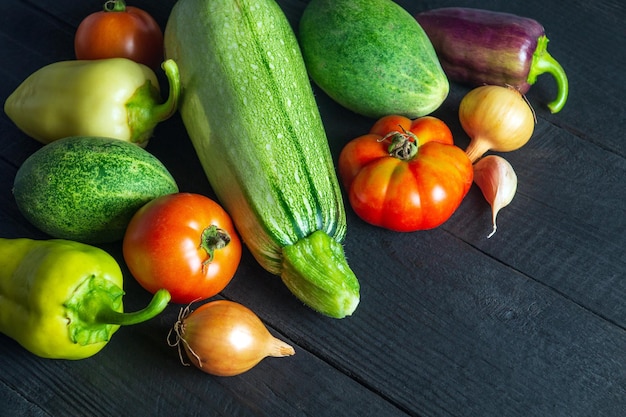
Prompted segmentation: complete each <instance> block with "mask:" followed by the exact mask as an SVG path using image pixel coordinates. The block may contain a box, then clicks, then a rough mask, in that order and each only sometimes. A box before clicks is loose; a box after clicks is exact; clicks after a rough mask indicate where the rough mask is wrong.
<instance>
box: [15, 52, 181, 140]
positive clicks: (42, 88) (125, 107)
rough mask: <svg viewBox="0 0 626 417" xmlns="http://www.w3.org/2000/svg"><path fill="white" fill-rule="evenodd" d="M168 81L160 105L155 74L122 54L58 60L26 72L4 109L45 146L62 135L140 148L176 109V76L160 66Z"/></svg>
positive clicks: (172, 66)
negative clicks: (106, 139)
mask: <svg viewBox="0 0 626 417" xmlns="http://www.w3.org/2000/svg"><path fill="white" fill-rule="evenodd" d="M162 67H163V69H164V70H165V75H166V76H167V78H168V82H169V84H170V86H169V87H170V88H169V97H168V99H167V100H166V101H165V102H163V103H161V98H160V95H159V83H158V80H157V77H156V75H155V73H154V72H153V71H152V70H151V69H150V68H148V67H147V66H145V65H142V64H138V63H136V62H134V61H131V60H129V59H126V58H109V59H98V60H74V61H61V62H55V63H53V64H49V65H46V66H45V67H43V68H40V69H39V70H37V71H35V72H34V73H33V74H31V75H30V76H28V77H27V78H26V79H25V80H24V81H23V82H22V83H21V84H20V85H19V86H18V87H17V88H16V89H15V91H13V93H11V95H10V96H9V97H8V98H7V99H6V101H5V103H4V112H5V113H6V114H7V116H9V118H10V119H11V120H12V121H13V123H15V125H16V126H17V127H18V128H19V129H20V130H22V131H23V132H24V133H26V134H27V135H29V136H30V137H32V138H34V139H36V140H38V141H39V142H41V143H44V144H47V143H50V142H52V141H54V140H57V139H61V138H64V137H68V136H104V137H110V138H115V139H121V140H125V141H128V142H132V143H136V144H137V145H139V146H142V147H145V146H146V145H147V143H148V139H150V137H151V136H152V133H153V131H154V128H155V127H156V125H157V124H158V123H159V122H161V121H163V120H165V119H168V118H169V117H171V116H172V115H173V114H174V113H175V112H176V110H177V108H178V99H179V95H180V76H179V72H178V66H177V65H176V63H175V62H174V61H172V60H167V61H165V62H164V63H163V64H162Z"/></svg>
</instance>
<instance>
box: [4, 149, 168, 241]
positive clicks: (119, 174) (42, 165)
mask: <svg viewBox="0 0 626 417" xmlns="http://www.w3.org/2000/svg"><path fill="white" fill-rule="evenodd" d="M177 191H178V186H177V185H176V181H175V180H174V178H173V177H172V176H171V174H170V173H169V172H168V171H167V169H166V168H165V166H164V165H163V164H162V163H161V162H160V161H159V160H158V159H157V158H156V157H154V156H153V155H152V154H150V153H149V152H148V151H146V150H144V149H142V148H140V147H138V146H135V145H133V144H131V143H128V142H124V141H121V140H117V139H111V138H98V137H71V138H65V139H61V140H58V141H56V142H53V143H51V144H49V145H46V146H44V147H42V148H41V149H39V150H38V151H36V152H35V153H33V154H32V155H31V156H29V157H28V158H27V159H26V160H25V161H24V163H23V164H22V165H21V166H20V168H19V169H18V171H17V174H16V176H15V179H14V182H13V196H14V197H15V201H16V203H17V206H18V208H19V209H20V211H21V212H22V214H23V215H24V217H26V219H27V220H29V221H30V222H31V223H32V224H33V225H35V226H36V227H38V228H39V229H40V230H42V231H43V232H45V233H47V234H49V235H51V236H52V237H56V238H63V239H70V240H78V241H81V242H85V243H103V242H112V241H116V240H121V239H122V237H123V236H124V232H125V230H126V226H127V225H128V223H129V222H130V219H131V217H132V216H133V215H134V214H135V212H136V211H137V210H138V209H139V208H140V207H141V206H143V205H144V204H146V203H147V202H148V201H150V200H152V199H154V198H156V197H159V196H161V195H165V194H171V193H175V192H177Z"/></svg>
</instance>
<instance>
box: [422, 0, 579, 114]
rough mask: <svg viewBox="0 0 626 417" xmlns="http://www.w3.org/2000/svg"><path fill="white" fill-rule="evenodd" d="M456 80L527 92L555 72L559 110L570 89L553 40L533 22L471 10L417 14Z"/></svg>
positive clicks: (553, 108) (555, 105)
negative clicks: (553, 52)
mask: <svg viewBox="0 0 626 417" xmlns="http://www.w3.org/2000/svg"><path fill="white" fill-rule="evenodd" d="M415 17H416V19H417V21H418V22H419V24H420V25H421V26H422V28H424V30H425V31H426V33H427V34H428V37H429V38H430V40H431V41H432V44H433V46H434V47H435V50H436V51H437V55H438V56H439V59H440V61H441V65H442V66H443V69H444V70H445V72H446V74H447V75H448V77H450V79H451V80H454V81H459V82H463V83H467V84H470V85H473V86H479V85H484V84H487V85H500V86H512V87H514V88H516V89H517V90H519V91H520V93H522V94H525V93H526V92H527V91H528V89H529V88H530V86H531V85H532V84H534V83H535V82H536V81H537V77H538V76H539V75H541V74H544V73H549V74H551V75H552V76H553V77H554V78H555V81H556V84H557V96H556V98H555V99H554V101H552V102H550V103H549V104H548V108H549V109H550V110H551V111H552V113H556V112H558V111H560V110H561V109H562V108H563V106H565V102H566V101H567V95H568V91H569V85H568V81H567V75H566V74H565V70H563V67H562V66H561V65H560V64H559V63H558V62H557V61H556V60H555V59H554V58H553V57H552V56H551V55H550V54H549V53H548V50H547V48H548V38H547V37H546V35H545V31H544V28H543V26H542V25H541V24H540V23H539V22H537V21H536V20H534V19H530V18H527V17H521V16H517V15H514V14H511V13H502V12H496V11H490V10H482V9H474V8H467V7H446V8H441V9H431V10H427V11H424V12H421V13H418V14H417V15H416V16H415Z"/></svg>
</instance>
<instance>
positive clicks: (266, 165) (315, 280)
mask: <svg viewBox="0 0 626 417" xmlns="http://www.w3.org/2000/svg"><path fill="white" fill-rule="evenodd" d="M251 45H254V47H251ZM165 55H166V57H168V58H170V59H174V60H176V62H177V63H178V65H179V67H180V75H181V84H182V86H183V88H184V90H185V94H184V95H183V97H182V100H181V106H180V113H181V116H182V120H183V122H184V125H185V127H186V129H187V132H188V133H189V136H190V138H191V141H192V142H193V145H194V147H195V149H196V152H197V154H198V157H199V159H200V162H201V163H202V165H203V167H204V170H205V172H206V175H207V177H208V179H209V182H210V184H211V186H212V188H213V190H214V191H215V193H216V195H217V198H218V200H219V201H220V203H221V204H222V205H223V206H224V208H225V209H226V211H227V212H228V213H229V214H230V216H231V217H232V219H233V221H234V223H235V226H236V227H237V230H238V231H239V233H240V236H241V237H242V240H243V241H244V242H245V244H246V245H247V246H248V248H249V249H250V252H251V253H252V255H253V256H254V257H255V259H256V260H257V261H258V262H259V263H260V264H261V265H262V266H263V267H264V268H265V269H266V270H268V271H270V272H271V273H273V274H276V275H280V276H281V278H282V280H283V282H284V283H285V284H286V285H287V287H288V288H289V289H290V290H291V291H292V292H293V293H294V294H295V295H296V296H297V297H298V298H299V299H300V300H301V301H303V302H304V303H305V304H306V305H308V306H310V307H311V308H313V309H315V310H317V311H319V312H321V313H323V314H326V315H328V316H331V317H336V318H341V317H345V316H346V315H350V314H352V312H353V311H354V310H355V309H356V307H357V305H358V302H359V282H358V280H357V278H356V276H355V275H354V273H353V272H352V270H351V269H350V267H349V266H348V263H347V262H346V259H345V256H344V252H343V247H342V246H341V244H340V242H341V241H342V239H343V238H344V236H345V232H346V218H345V210H344V206H343V200H342V196H341V189H340V187H339V182H338V180H337V175H336V173H335V169H334V165H333V160H332V156H331V153H330V148H329V146H328V140H327V138H326V133H325V131H324V126H323V125H322V121H321V117H320V114H319V110H318V108H317V104H316V102H315V98H314V96H313V91H312V88H311V84H310V81H309V78H308V75H307V72H306V68H305V66H304V62H303V60H302V55H301V54H300V49H299V47H298V42H297V40H296V37H295V34H294V33H293V30H292V29H291V26H290V24H289V21H288V20H287V18H286V17H285V15H284V14H283V12H282V10H281V9H280V7H279V6H278V4H277V3H276V2H275V1H274V0H261V1H254V2H252V1H234V0H179V1H178V2H177V3H176V4H175V6H174V8H173V9H172V12H171V14H170V17H169V20H168V22H167V26H166V28H165ZM216 103H219V105H216Z"/></svg>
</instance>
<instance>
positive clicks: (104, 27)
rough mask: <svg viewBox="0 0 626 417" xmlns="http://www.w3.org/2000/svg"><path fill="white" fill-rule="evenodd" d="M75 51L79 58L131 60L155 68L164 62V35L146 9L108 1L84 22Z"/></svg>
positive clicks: (78, 34) (77, 38)
mask: <svg viewBox="0 0 626 417" xmlns="http://www.w3.org/2000/svg"><path fill="white" fill-rule="evenodd" d="M74 51H75V53H76V59H103V58H128V59H131V60H133V61H135V62H139V63H141V64H144V65H147V66H149V67H150V68H153V69H155V68H158V67H159V66H160V65H161V62H162V60H163V32H162V31H161V28H160V27H159V25H158V23H157V22H156V21H155V20H154V18H152V16H150V14H148V13H147V12H145V11H144V10H142V9H138V8H136V7H131V6H126V4H125V2H124V1H123V0H108V1H107V2H106V3H104V10H102V11H99V12H95V13H92V14H90V15H89V16H87V17H86V18H85V19H84V20H83V21H82V22H81V23H80V25H79V26H78V29H77V30H76V35H75V37H74Z"/></svg>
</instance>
